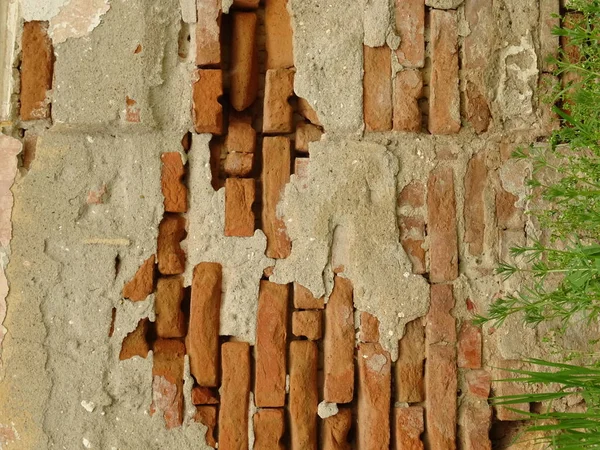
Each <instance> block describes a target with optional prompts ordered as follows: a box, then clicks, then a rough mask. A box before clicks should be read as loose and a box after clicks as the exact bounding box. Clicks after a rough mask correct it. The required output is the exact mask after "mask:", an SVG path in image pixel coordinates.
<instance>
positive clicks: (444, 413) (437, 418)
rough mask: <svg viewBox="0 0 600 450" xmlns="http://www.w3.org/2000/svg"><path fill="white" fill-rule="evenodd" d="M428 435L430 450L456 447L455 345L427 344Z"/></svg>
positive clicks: (448, 449)
mask: <svg viewBox="0 0 600 450" xmlns="http://www.w3.org/2000/svg"><path fill="white" fill-rule="evenodd" d="M425 390H426V391H427V398H426V404H425V409H426V412H427V417H426V421H427V436H428V439H429V445H430V448H431V450H455V449H456V403H457V379H456V349H455V348H454V345H446V344H444V343H442V344H435V345H429V346H428V347H427V360H426V362H425Z"/></svg>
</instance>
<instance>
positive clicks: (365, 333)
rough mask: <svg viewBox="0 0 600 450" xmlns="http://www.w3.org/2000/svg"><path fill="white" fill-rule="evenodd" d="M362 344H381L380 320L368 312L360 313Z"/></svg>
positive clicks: (360, 337)
mask: <svg viewBox="0 0 600 450" xmlns="http://www.w3.org/2000/svg"><path fill="white" fill-rule="evenodd" d="M359 339H360V341H361V342H372V343H373V342H379V320H378V319H377V317H375V316H374V315H372V314H369V313H368V312H364V311H363V312H361V313H360V335H359Z"/></svg>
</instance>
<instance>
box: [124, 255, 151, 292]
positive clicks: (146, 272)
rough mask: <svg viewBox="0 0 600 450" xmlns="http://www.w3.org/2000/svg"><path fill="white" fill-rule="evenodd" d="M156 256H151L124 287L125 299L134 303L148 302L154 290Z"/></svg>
mask: <svg viewBox="0 0 600 450" xmlns="http://www.w3.org/2000/svg"><path fill="white" fill-rule="evenodd" d="M154 260H155V258H154V255H152V256H150V257H149V258H148V259H147V260H146V261H144V263H143V264H142V265H141V266H140V268H139V269H138V270H137V272H136V273H135V275H134V276H133V278H132V279H131V280H129V282H128V283H127V284H126V285H125V286H124V287H123V297H125V298H128V299H129V300H131V301H132V302H141V301H142V300H146V297H148V296H149V295H150V294H151V293H152V291H153V289H154V274H155V270H154Z"/></svg>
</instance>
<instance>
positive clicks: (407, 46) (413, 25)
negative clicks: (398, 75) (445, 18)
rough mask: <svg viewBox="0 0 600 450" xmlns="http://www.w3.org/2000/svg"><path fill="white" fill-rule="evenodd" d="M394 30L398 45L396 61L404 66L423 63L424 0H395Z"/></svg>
mask: <svg viewBox="0 0 600 450" xmlns="http://www.w3.org/2000/svg"><path fill="white" fill-rule="evenodd" d="M395 13H396V14H395V16H396V31H397V32H398V36H400V46H399V47H398V50H396V55H397V57H398V62H399V63H400V64H402V65H403V66H404V67H411V68H418V67H423V65H424V64H425V2H424V1H423V0H396V8H395Z"/></svg>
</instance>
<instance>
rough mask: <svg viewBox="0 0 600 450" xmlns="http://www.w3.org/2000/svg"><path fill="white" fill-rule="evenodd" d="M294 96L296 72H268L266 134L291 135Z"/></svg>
mask: <svg viewBox="0 0 600 450" xmlns="http://www.w3.org/2000/svg"><path fill="white" fill-rule="evenodd" d="M293 95H294V71H293V70H291V69H271V70H267V74H266V81H265V103H264V110H263V132H264V133H291V132H292V131H293V129H294V123H293V115H294V110H293V108H292V105H291V104H290V102H289V99H290V97H292V96H293Z"/></svg>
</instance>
